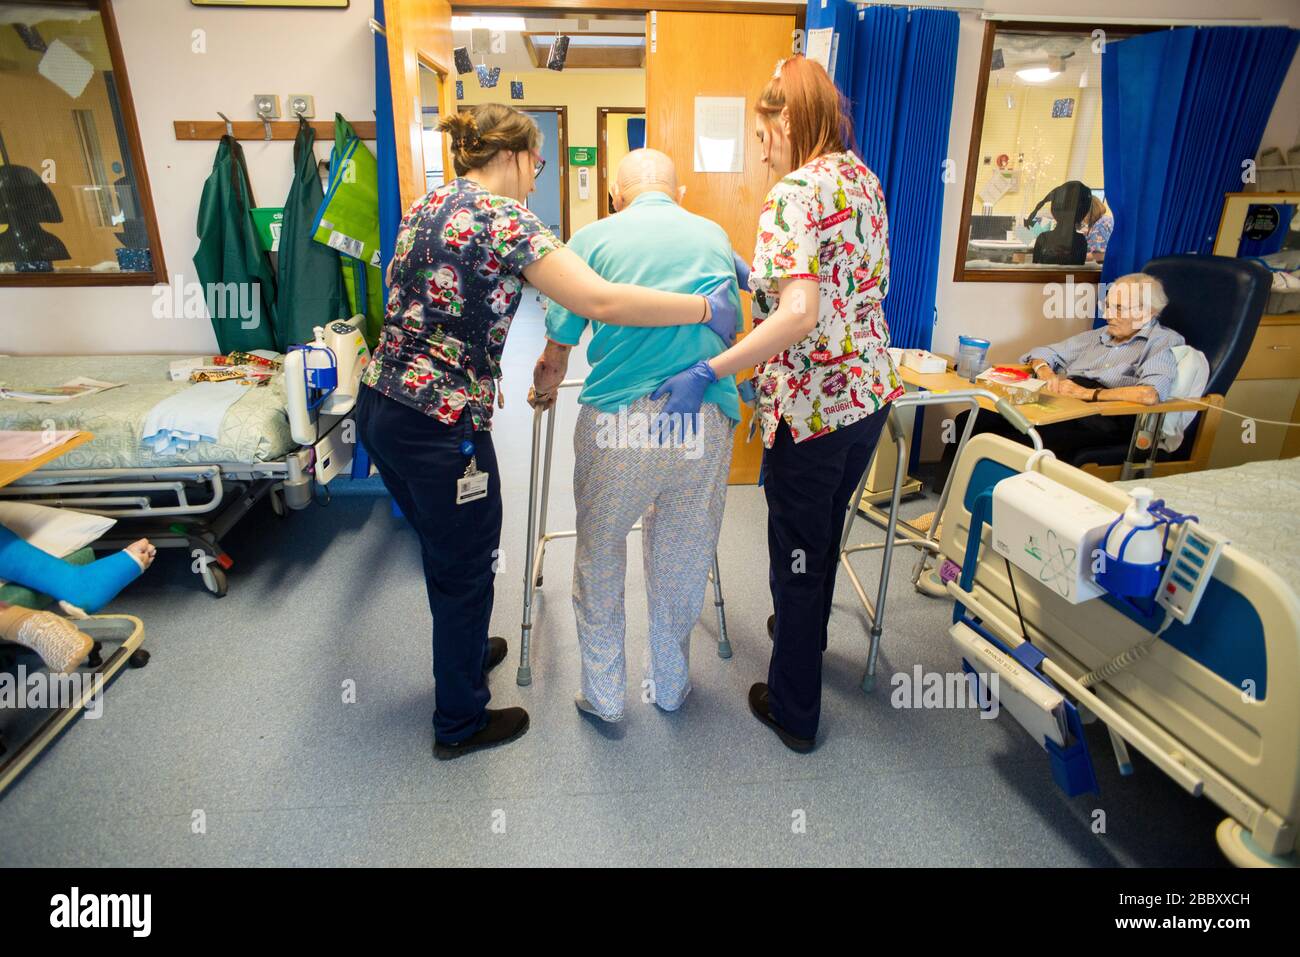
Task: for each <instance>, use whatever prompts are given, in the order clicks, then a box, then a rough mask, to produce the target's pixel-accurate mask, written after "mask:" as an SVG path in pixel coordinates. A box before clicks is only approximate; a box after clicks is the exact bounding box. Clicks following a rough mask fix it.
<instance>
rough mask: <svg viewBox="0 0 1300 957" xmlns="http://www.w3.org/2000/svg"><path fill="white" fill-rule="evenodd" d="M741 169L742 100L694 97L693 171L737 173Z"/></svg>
mask: <svg viewBox="0 0 1300 957" xmlns="http://www.w3.org/2000/svg"><path fill="white" fill-rule="evenodd" d="M744 169H745V98H744V97H743V96H697V97H696V98H695V172H697V173H741V172H744Z"/></svg>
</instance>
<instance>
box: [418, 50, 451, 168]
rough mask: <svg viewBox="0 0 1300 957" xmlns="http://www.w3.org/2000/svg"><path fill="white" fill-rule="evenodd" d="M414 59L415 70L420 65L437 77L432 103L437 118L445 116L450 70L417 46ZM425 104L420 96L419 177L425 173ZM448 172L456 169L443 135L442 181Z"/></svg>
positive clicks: (447, 139)
mask: <svg viewBox="0 0 1300 957" xmlns="http://www.w3.org/2000/svg"><path fill="white" fill-rule="evenodd" d="M415 61H416V70H417V71H418V70H419V68H420V67H424V68H425V69H426V70H428V71H430V72H431V73H432V74H433V75H434V76H436V77H437V78H438V102H437V103H436V104H434V105H435V106H436V107H437V108H438V116H439V118H441V117H444V116H446V115H447V114H446V112H445V110H446V106H445V105H444V104H445V103H446V102H447V92H448V91H447V82H448V79H447V78H448V77H449V76H450V75H451V71H450V70H448V69H447V67H445V66H443V65H442V64H441V63H439V62H438V58H437V57H435V56H434V55H433V54H431V53H429V52H427V51H425V50H421V49H418V48H417V49H416V51H415ZM453 82H454V81H453ZM416 89H417V90H418V89H419V87H418V86H417V87H416ZM453 89H454V87H453ZM427 105H428V104H426V103H425V102H424V99H423V98H421V99H420V117H419V119H420V135H421V150H420V160H421V163H420V166H421V169H420V175H421V177H424V176H426V175H427V173H426V170H425V169H424V168H423V167H424V162H423V160H424V150H423V136H424V107H425V106H427ZM448 173H450V174H451V175H452V176H455V175H456V170H455V168H454V166H453V164H452V161H451V137H449V136H444V137H443V138H442V181H443V182H444V183H445V182H446V181H447V179H448V175H447V174H448Z"/></svg>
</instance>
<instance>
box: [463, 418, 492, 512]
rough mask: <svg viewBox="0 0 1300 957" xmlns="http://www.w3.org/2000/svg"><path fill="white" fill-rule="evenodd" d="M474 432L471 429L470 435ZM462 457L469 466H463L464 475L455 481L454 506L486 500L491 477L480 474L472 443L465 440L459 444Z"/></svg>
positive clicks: (484, 473) (486, 474) (483, 473)
mask: <svg viewBox="0 0 1300 957" xmlns="http://www.w3.org/2000/svg"><path fill="white" fill-rule="evenodd" d="M473 434H474V432H473V430H472V429H471V430H470V435H473ZM460 451H461V454H462V455H468V456H469V465H467V466H465V474H464V475H462V476H461V477H460V478H459V479H457V480H456V504H457V505H465V504H466V503H468V502H477V501H478V500H479V499H481V498H487V493H488V479H489V478H490V477H491V476H490V475H489V474H488V473H487V472H480V471H479V468H478V457H477V456H476V455H475V454H474V443H473V442H471V441H470V440H469V439H465V440H464V441H462V442H461V443H460Z"/></svg>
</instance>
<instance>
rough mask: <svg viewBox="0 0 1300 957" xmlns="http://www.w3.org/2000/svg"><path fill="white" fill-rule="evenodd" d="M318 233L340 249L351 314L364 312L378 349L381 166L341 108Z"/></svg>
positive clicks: (381, 319) (318, 237) (381, 306)
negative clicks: (379, 168)
mask: <svg viewBox="0 0 1300 957" xmlns="http://www.w3.org/2000/svg"><path fill="white" fill-rule="evenodd" d="M313 234H314V235H315V238H316V242H318V243H324V244H325V245H326V246H329V247H330V248H331V249H336V250H338V252H339V259H340V262H341V264H342V270H343V287H344V291H345V294H346V297H347V305H348V309H349V314H350V315H356V314H357V313H364V314H365V316H366V322H365V324H364V326H363V331H364V333H365V336H366V341H367V342H368V343H369V344H370V347H371V348H372V349H373V348H374V347H375V344H376V343H377V342H378V341H379V330H380V328H381V327H382V326H383V323H384V292H383V275H382V273H381V272H380V269H379V263H380V258H379V170H378V166H377V164H376V162H375V156H374V154H373V153H371V152H370V150H369V149H368V148H367V147H366V145H365V144H364V143H362V142H361V139H360V137H358V136H357V134H356V132H355V131H354V130H353V129H352V125H351V124H350V123H348V121H347V120H345V119H344V118H343V116H342V114H340V113H335V114H334V151H333V152H332V153H331V154H330V176H329V185H328V187H327V188H326V190H325V201H324V202H323V203H322V204H321V207H320V209H319V210H318V211H317V213H316V221H315V224H314V227H313Z"/></svg>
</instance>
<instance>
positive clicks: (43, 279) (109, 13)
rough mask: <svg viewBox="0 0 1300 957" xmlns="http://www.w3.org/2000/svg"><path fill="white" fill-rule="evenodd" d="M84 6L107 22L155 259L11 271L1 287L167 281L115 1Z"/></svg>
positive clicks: (139, 194)
mask: <svg viewBox="0 0 1300 957" xmlns="http://www.w3.org/2000/svg"><path fill="white" fill-rule="evenodd" d="M84 6H85V7H86V8H87V9H92V10H95V11H97V12H98V13H99V16H100V21H101V22H102V23H103V25H104V41H105V43H106V44H107V45H108V55H109V61H110V62H111V63H112V66H113V86H114V88H115V91H116V93H117V102H118V108H119V109H120V110H121V112H122V126H123V129H124V130H125V131H126V143H125V144H124V146H125V147H126V149H127V150H129V151H130V154H131V162H132V165H133V167H134V172H135V187H136V195H137V199H138V201H139V203H140V210H141V214H142V215H143V216H144V222H145V230H146V232H147V233H148V235H149V255H150V259H151V261H152V262H153V270H152V271H150V272H67V273H59V272H57V271H55V272H44V273H42V272H12V273H0V289H3V288H22V287H28V288H32V287H34V288H42V287H57V286H155V285H158V284H160V283H166V282H167V281H168V279H167V265H166V263H165V262H164V261H163V248H162V236H161V234H160V233H159V231H158V217H157V214H156V213H155V212H154V204H153V192H152V190H151V189H150V188H149V172H148V170H147V168H146V164H145V158H144V147H143V145H142V144H141V141H140V126H139V123H137V122H136V116H135V102H134V101H133V100H132V99H131V84H130V82H129V81H128V79H127V75H126V58H125V57H124V56H123V55H122V41H121V36H120V34H119V33H118V30H117V20H116V19H115V18H114V16H113V0H89V2H87V3H86V4H84Z"/></svg>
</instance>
